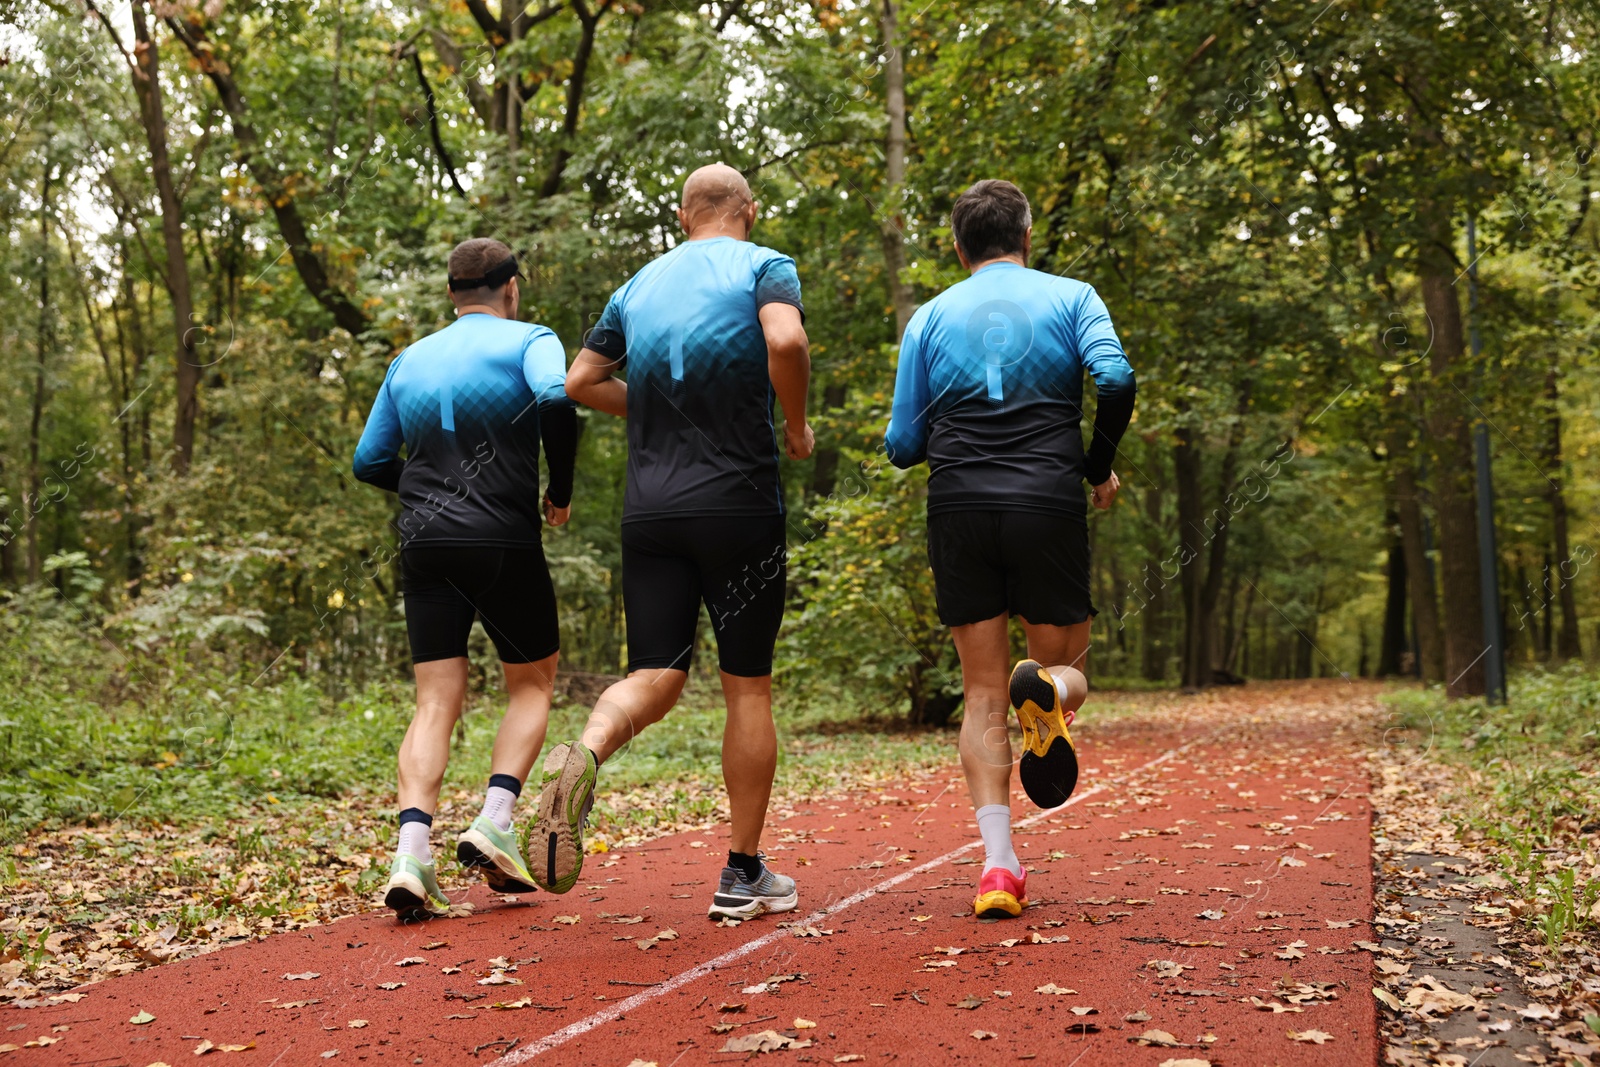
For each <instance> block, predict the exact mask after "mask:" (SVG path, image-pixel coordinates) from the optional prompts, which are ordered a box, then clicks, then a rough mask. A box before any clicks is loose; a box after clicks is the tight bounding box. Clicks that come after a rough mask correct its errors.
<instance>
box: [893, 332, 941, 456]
mask: <svg viewBox="0 0 1600 1067" xmlns="http://www.w3.org/2000/svg"><path fill="white" fill-rule="evenodd" d="M932 402H933V394H932V391H931V390H930V389H929V388H928V367H927V364H926V363H924V362H923V359H922V346H921V343H920V333H919V331H917V330H915V329H913V328H912V326H911V325H910V324H908V325H907V327H906V332H905V336H904V337H902V338H901V339H900V366H899V367H898V368H897V369H896V370H895V374H894V403H893V405H892V406H891V407H890V408H889V429H888V430H887V431H886V432H885V433H884V435H883V448H884V451H885V452H886V453H887V454H888V456H889V462H890V463H893V464H894V465H895V466H896V467H900V468H901V469H904V468H906V467H914V466H916V465H917V464H918V463H921V462H922V461H923V460H924V459H926V458H927V456H928V407H929V405H931V404H932Z"/></svg>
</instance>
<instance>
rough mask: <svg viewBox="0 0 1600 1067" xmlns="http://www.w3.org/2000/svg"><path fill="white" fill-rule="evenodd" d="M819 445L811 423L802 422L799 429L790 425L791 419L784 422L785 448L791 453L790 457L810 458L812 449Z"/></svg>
mask: <svg viewBox="0 0 1600 1067" xmlns="http://www.w3.org/2000/svg"><path fill="white" fill-rule="evenodd" d="M816 447H817V439H816V437H815V436H814V435H813V434H812V432H811V424H810V423H807V422H802V423H801V424H800V428H799V429H795V428H794V427H793V426H790V425H789V420H787V419H785V420H784V422H783V448H784V451H786V452H788V453H789V458H790V459H810V458H811V450H812V449H814V448H816Z"/></svg>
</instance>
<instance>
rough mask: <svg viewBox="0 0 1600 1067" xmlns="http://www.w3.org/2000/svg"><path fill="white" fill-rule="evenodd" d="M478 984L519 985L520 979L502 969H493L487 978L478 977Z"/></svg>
mask: <svg viewBox="0 0 1600 1067" xmlns="http://www.w3.org/2000/svg"><path fill="white" fill-rule="evenodd" d="M478 984H479V985H521V984H522V979H520V978H513V977H511V976H510V975H509V974H507V973H505V972H504V971H495V972H494V973H493V974H491V975H490V976H489V977H487V978H480V979H478Z"/></svg>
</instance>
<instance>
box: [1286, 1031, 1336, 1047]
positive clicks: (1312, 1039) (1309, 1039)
mask: <svg viewBox="0 0 1600 1067" xmlns="http://www.w3.org/2000/svg"><path fill="white" fill-rule="evenodd" d="M1289 1040H1290V1041H1303V1042H1306V1043H1308V1044H1312V1045H1323V1044H1326V1043H1327V1042H1329V1041H1332V1040H1333V1035H1332V1034H1326V1033H1323V1032H1322V1031H1321V1030H1301V1031H1299V1032H1296V1031H1294V1030H1290V1031H1289Z"/></svg>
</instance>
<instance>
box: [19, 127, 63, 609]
mask: <svg viewBox="0 0 1600 1067" xmlns="http://www.w3.org/2000/svg"><path fill="white" fill-rule="evenodd" d="M55 166H56V163H55V160H54V159H53V158H52V153H51V151H50V138H49V137H46V138H45V144H44V168H43V175H42V177H41V178H40V182H39V318H38V328H37V329H36V330H35V333H34V343H35V360H34V372H33V403H32V405H31V407H30V414H31V418H30V419H29V422H28V488H27V492H26V496H25V497H24V500H25V502H26V513H25V516H24V519H23V521H24V522H26V523H27V524H28V581H30V582H37V581H38V580H39V574H40V565H41V558H40V553H39V510H40V503H41V501H42V499H43V494H42V492H41V487H42V478H41V475H42V471H41V469H40V465H39V428H40V423H41V421H42V420H43V417H44V404H45V367H46V364H47V363H48V361H49V358H50V349H51V347H52V344H51V329H50V325H51V318H50V211H51V206H50V183H51V179H52V178H53V177H54V171H55Z"/></svg>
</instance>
